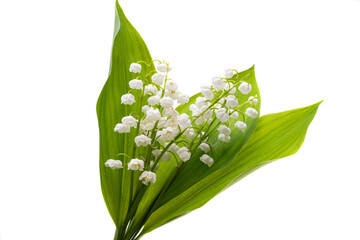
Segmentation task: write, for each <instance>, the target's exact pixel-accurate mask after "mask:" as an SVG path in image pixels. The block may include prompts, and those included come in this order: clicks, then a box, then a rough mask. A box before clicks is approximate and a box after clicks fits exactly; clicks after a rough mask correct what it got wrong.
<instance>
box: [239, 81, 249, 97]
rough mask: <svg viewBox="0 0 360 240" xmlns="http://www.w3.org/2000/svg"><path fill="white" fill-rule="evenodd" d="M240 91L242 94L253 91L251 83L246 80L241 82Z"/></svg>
mask: <svg viewBox="0 0 360 240" xmlns="http://www.w3.org/2000/svg"><path fill="white" fill-rule="evenodd" d="M239 91H240V92H241V93H242V94H248V93H249V92H251V84H250V83H246V82H243V83H241V84H240V86H239Z"/></svg>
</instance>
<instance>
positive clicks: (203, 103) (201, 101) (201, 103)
mask: <svg viewBox="0 0 360 240" xmlns="http://www.w3.org/2000/svg"><path fill="white" fill-rule="evenodd" d="M206 101H207V99H206V98H204V97H198V98H196V101H195V105H196V106H197V107H198V108H201V107H202V106H207V105H208V103H207V102H206Z"/></svg>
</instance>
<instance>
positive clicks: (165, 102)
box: [160, 97, 174, 108]
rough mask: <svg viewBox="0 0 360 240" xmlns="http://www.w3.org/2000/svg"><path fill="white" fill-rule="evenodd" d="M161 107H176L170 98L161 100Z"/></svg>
mask: <svg viewBox="0 0 360 240" xmlns="http://www.w3.org/2000/svg"><path fill="white" fill-rule="evenodd" d="M160 105H161V106H162V107H164V108H170V107H172V106H173V105H174V100H172V99H171V98H169V97H163V98H162V99H160Z"/></svg>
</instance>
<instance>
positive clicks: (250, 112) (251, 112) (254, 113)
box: [245, 108, 259, 118]
mask: <svg viewBox="0 0 360 240" xmlns="http://www.w3.org/2000/svg"><path fill="white" fill-rule="evenodd" d="M245 115H248V116H249V117H251V118H257V116H258V115H259V113H258V112H257V111H256V110H255V109H253V108H248V109H246V111H245Z"/></svg>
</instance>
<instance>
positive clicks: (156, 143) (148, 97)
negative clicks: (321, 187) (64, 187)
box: [105, 61, 258, 185]
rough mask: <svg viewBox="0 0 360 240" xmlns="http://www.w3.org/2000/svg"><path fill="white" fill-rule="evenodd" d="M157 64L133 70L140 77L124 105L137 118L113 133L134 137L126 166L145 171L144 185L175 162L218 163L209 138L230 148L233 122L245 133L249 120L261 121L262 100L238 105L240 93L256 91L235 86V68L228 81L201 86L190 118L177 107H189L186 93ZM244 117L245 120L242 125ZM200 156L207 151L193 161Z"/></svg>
mask: <svg viewBox="0 0 360 240" xmlns="http://www.w3.org/2000/svg"><path fill="white" fill-rule="evenodd" d="M157 62H158V63H157V65H156V70H154V69H152V68H151V65H148V64H147V63H144V62H142V61H139V62H138V63H132V64H131V65H130V72H132V73H137V74H138V77H137V78H136V79H133V80H131V81H129V88H130V91H129V92H128V93H126V94H124V95H123V96H121V103H122V104H125V105H133V106H134V107H133V109H132V111H131V112H132V115H131V116H125V117H123V118H122V120H121V123H118V124H116V126H115V128H114V131H115V132H118V133H122V134H123V133H125V134H126V133H130V132H131V131H134V132H135V137H134V142H133V149H134V151H133V155H132V156H127V157H128V158H129V161H127V162H125V163H124V164H127V169H128V170H129V171H140V172H141V174H140V177H139V180H140V181H142V183H143V184H145V185H148V184H149V183H155V182H156V173H155V172H156V171H157V169H158V168H159V166H160V164H165V163H166V162H169V161H170V160H171V159H174V161H175V163H176V165H177V166H180V165H181V164H183V163H185V162H187V161H189V160H192V161H198V160H200V161H201V162H203V163H204V164H205V165H207V166H208V167H211V166H212V165H213V164H214V159H213V158H212V157H211V156H212V153H213V149H212V146H211V144H210V143H209V142H208V139H209V137H210V136H211V135H212V134H217V139H218V140H219V141H222V142H224V143H228V142H230V141H231V128H230V127H231V126H229V121H230V120H231V119H235V122H234V124H233V126H234V127H235V128H238V129H239V130H240V131H241V132H245V131H246V129H247V125H246V123H245V119H246V118H247V117H249V118H257V117H258V112H257V111H256V110H255V109H254V108H253V107H254V106H256V105H257V104H258V99H257V96H249V98H248V100H247V101H246V102H243V103H239V99H238V98H237V97H236V94H237V93H239V92H240V94H243V95H248V94H249V93H250V92H251V88H252V86H251V84H250V83H248V82H244V81H240V80H238V81H235V79H234V78H235V76H237V75H235V72H236V70H233V69H227V70H226V71H225V74H224V77H220V76H218V77H214V78H213V79H212V82H211V84H203V85H201V86H200V91H201V94H202V95H203V96H202V97H198V98H196V100H195V102H194V103H193V104H190V106H189V107H188V109H189V114H186V113H182V114H179V112H178V111H177V110H176V106H177V105H184V104H189V96H188V95H186V94H183V93H182V92H181V91H180V90H179V87H178V85H177V84H176V82H175V81H174V80H172V79H171V78H170V77H169V72H170V71H171V67H170V66H169V64H168V63H167V62H165V61H163V62H162V61H157ZM143 67H145V69H144V70H143ZM238 91H239V92H238ZM134 103H138V104H135V105H134ZM245 104H247V106H248V108H247V109H246V111H245V113H243V112H241V111H240V109H241V107H243V106H244V105H245ZM190 113H191V114H190ZM240 115H241V116H242V119H241V120H242V121H240V120H238V119H239V118H240ZM132 128H133V129H134V130H132ZM140 148H143V150H144V151H140V152H146V153H147V154H145V155H143V154H140V153H138V152H139V151H137V150H138V149H140ZM195 151H202V152H203V154H202V155H201V157H200V158H199V159H193V158H192V156H193V153H194V152H195ZM124 161H125V160H124ZM105 165H106V166H107V167H110V168H112V169H116V168H122V167H123V164H122V162H121V161H120V160H113V159H109V160H108V161H107V162H106V163H105Z"/></svg>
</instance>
